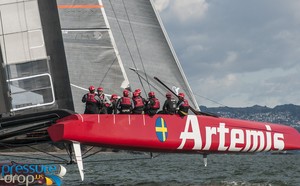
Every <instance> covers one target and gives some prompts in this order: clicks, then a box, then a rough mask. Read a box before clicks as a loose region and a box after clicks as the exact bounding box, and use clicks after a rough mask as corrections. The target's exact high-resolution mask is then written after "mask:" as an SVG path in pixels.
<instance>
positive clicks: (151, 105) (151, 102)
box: [145, 91, 160, 116]
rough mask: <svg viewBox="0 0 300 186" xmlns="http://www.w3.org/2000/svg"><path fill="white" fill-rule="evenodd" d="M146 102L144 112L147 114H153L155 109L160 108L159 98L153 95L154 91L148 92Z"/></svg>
mask: <svg viewBox="0 0 300 186" xmlns="http://www.w3.org/2000/svg"><path fill="white" fill-rule="evenodd" d="M148 97H149V98H148V102H147V104H146V109H145V112H146V113H147V114H148V115H149V116H153V115H155V114H156V112H157V110H158V109H159V108H160V102H159V100H158V99H157V98H156V97H155V93H154V92H152V91H151V92H149V93H148Z"/></svg>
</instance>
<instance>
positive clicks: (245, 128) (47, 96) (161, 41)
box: [0, 0, 300, 180]
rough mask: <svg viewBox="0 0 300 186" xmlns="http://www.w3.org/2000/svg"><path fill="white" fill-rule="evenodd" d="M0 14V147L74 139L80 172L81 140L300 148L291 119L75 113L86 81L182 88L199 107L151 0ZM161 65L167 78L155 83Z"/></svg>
mask: <svg viewBox="0 0 300 186" xmlns="http://www.w3.org/2000/svg"><path fill="white" fill-rule="evenodd" d="M0 13H1V17H0V19H1V20H0V22H1V26H0V27H1V31H0V36H1V41H0V45H1V53H0V54H1V55H0V83H1V86H0V93H1V94H0V103H1V105H0V114H1V116H3V118H0V147H1V148H12V147H16V146H24V145H31V144H36V143H42V142H46V143H49V142H54V144H56V143H57V142H64V143H67V144H73V147H74V148H73V150H74V152H75V158H76V163H77V164H78V168H79V170H80V174H81V178H82V180H83V178H84V174H83V162H82V157H81V148H80V144H87V145H93V146H101V147H102V146H103V147H112V148H120V149H130V150H140V151H147V152H172V153H173V152H174V153H177V152H178V153H200V154H203V155H204V158H205V160H206V155H207V154H210V153H243V152H244V153H246V152H263V151H283V150H300V143H299V141H300V134H299V133H298V131H297V130H295V129H294V128H292V127H288V126H284V125H278V124H270V123H261V122H254V121H243V120H237V119H228V118H221V117H217V116H215V115H211V114H206V113H201V112H199V111H195V110H193V111H194V113H195V115H188V116H185V117H179V116H178V115H162V114H157V115H154V116H153V117H150V116H148V115H107V114H104V115H98V114H94V115H85V114H77V113H82V112H83V107H84V105H83V104H82V103H81V102H80V101H81V97H82V95H83V94H85V93H86V87H89V86H90V85H99V86H102V87H104V88H105V91H106V92H109V93H111V94H118V95H120V92H121V91H122V90H123V89H124V88H127V89H131V88H141V87H143V92H144V93H147V92H149V91H155V92H156V95H160V96H158V98H159V99H160V100H163V99H164V95H165V93H166V91H171V92H173V93H174V94H175V95H177V92H178V90H179V89H180V92H183V93H184V94H185V95H186V98H187V99H188V101H189V103H190V105H192V107H191V109H192V108H199V107H198V104H197V102H196V99H195V97H194V95H193V93H192V91H191V88H190V86H189V85H188V82H187V79H186V77H185V75H184V73H183V70H182V68H181V66H180V63H179V61H178V59H177V57H176V55H175V52H174V49H173V48H172V45H171V43H170V40H169V39H168V36H167V33H166V32H165V30H164V27H163V25H162V22H161V20H160V18H159V16H158V14H157V12H156V11H155V8H154V6H153V4H152V1H151V0H131V1H118V0H89V1H87V2H83V1H73V0H57V2H56V1H45V0H30V1H13V0H11V1H10V0H8V1H5V2H0ZM11 20H16V21H14V22H12V21H11ZM141 33H142V34H141ZM133 54H135V55H133ZM132 66H134V69H133V70H134V72H135V73H134V72H133V71H132V68H130V67H132ZM138 69H140V70H138ZM162 69H163V71H162ZM146 70H147V72H146ZM157 74H159V75H160V78H162V79H163V80H164V83H165V84H167V85H165V84H164V83H162V82H161V81H160V84H157V82H156V80H157V78H152V77H154V75H157ZM174 74H176V76H174ZM137 79H138V80H137ZM144 84H145V86H144ZM168 87H171V88H168ZM61 109H66V110H61ZM70 110H71V111H70ZM74 111H75V112H74ZM68 150H70V149H68ZM70 151H71V150H70ZM70 158H71V159H72V157H70Z"/></svg>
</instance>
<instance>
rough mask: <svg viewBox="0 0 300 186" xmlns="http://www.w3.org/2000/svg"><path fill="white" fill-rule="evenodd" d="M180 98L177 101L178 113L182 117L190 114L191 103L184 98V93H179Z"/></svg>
mask: <svg viewBox="0 0 300 186" xmlns="http://www.w3.org/2000/svg"><path fill="white" fill-rule="evenodd" d="M178 99H179V100H178V102H177V110H178V112H177V113H178V114H179V115H180V116H181V117H184V116H186V115H188V112H189V108H190V105H189V102H188V101H187V100H186V99H184V93H179V94H178Z"/></svg>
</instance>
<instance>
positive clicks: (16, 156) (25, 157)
mask: <svg viewBox="0 0 300 186" xmlns="http://www.w3.org/2000/svg"><path fill="white" fill-rule="evenodd" d="M0 156H8V157H15V158H24V159H33V160H46V161H54V162H60V163H66V162H62V161H59V160H55V159H48V158H37V157H29V156H18V155H12V154H2V153H0Z"/></svg>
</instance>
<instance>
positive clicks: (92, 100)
mask: <svg viewBox="0 0 300 186" xmlns="http://www.w3.org/2000/svg"><path fill="white" fill-rule="evenodd" d="M81 101H82V102H83V103H85V110H84V114H98V113H99V105H100V98H99V97H98V95H97V94H96V93H95V87H94V86H90V87H89V93H87V94H85V95H83V97H82V100H81Z"/></svg>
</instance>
